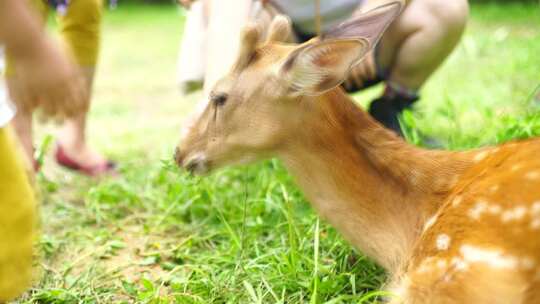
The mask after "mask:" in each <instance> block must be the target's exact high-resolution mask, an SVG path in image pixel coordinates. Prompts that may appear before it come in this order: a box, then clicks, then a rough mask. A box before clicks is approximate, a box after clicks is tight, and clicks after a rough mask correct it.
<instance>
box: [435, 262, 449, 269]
mask: <svg viewBox="0 0 540 304" xmlns="http://www.w3.org/2000/svg"><path fill="white" fill-rule="evenodd" d="M446 264H447V263H446V260H438V261H437V268H441V269H442V268H446Z"/></svg>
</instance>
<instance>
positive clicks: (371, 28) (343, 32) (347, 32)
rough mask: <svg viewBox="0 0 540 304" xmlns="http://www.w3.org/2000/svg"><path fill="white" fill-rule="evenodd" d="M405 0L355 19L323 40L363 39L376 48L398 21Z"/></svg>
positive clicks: (386, 4) (395, 0)
mask: <svg viewBox="0 0 540 304" xmlns="http://www.w3.org/2000/svg"><path fill="white" fill-rule="evenodd" d="M404 2H405V1H404V0H393V1H390V2H387V3H385V4H383V5H380V6H377V7H375V8H373V9H371V10H369V11H367V12H364V13H362V14H360V15H359V16H357V17H353V18H351V19H349V20H347V21H345V22H343V23H341V24H339V25H338V26H336V27H335V28H333V29H330V30H329V31H327V32H326V33H324V34H323V36H322V40H326V39H344V38H357V37H362V38H364V39H366V40H367V41H368V42H369V44H370V47H374V46H375V44H377V42H378V41H379V39H380V38H381V36H382V34H383V33H384V31H385V30H386V28H388V26H389V25H390V24H391V23H392V21H394V19H396V18H397V17H398V16H399V14H400V13H401V11H402V10H403V7H404V6H405V3H404Z"/></svg>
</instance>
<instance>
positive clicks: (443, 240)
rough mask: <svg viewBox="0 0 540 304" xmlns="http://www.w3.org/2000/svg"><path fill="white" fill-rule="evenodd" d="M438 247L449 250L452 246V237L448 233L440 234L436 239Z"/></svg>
mask: <svg viewBox="0 0 540 304" xmlns="http://www.w3.org/2000/svg"><path fill="white" fill-rule="evenodd" d="M435 244H436V246H437V249H439V250H447V249H448V247H450V237H449V236H448V235H447V234H439V235H438V236H437V240H436V241H435Z"/></svg>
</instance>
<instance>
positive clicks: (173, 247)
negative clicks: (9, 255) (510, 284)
mask: <svg viewBox="0 0 540 304" xmlns="http://www.w3.org/2000/svg"><path fill="white" fill-rule="evenodd" d="M501 3H502V2H501ZM471 14H472V20H471V22H470V24H469V27H468V29H467V31H466V34H465V36H464V38H463V40H462V42H461V44H460V45H459V47H458V48H457V49H456V51H455V52H454V54H453V55H452V56H451V57H450V59H449V60H448V61H447V62H446V63H445V65H444V66H443V67H442V68H441V69H440V70H439V71H438V72H437V74H436V75H435V76H434V77H433V78H432V79H431V80H430V81H429V83H428V84H427V85H426V87H425V89H424V91H423V94H422V95H423V99H422V101H421V102H420V104H419V105H418V110H417V111H415V112H414V113H412V114H410V115H407V117H406V122H407V124H408V125H409V126H410V127H412V128H413V130H412V131H411V132H410V134H411V140H412V141H414V142H416V143H419V144H421V142H420V141H419V140H418V139H416V137H415V131H414V130H417V129H418V130H421V132H422V133H427V134H430V135H433V136H436V137H437V138H440V139H442V140H443V141H444V142H445V143H446V144H447V147H448V148H449V149H465V148H471V147H477V146H481V145H487V144H493V143H497V142H502V141H507V140H510V139H512V138H523V137H530V136H533V135H535V134H536V135H537V134H540V111H538V109H539V108H540V100H538V99H536V100H535V98H533V97H532V94H533V91H534V90H535V88H536V87H537V86H538V85H539V84H540V17H539V16H540V9H539V7H538V5H534V4H530V5H519V4H499V5H494V4H483V5H474V6H473V7H472V13H471ZM182 24H183V17H182V15H181V14H180V13H179V11H178V10H177V9H176V8H175V7H174V6H137V7H135V6H134V7H122V6H121V7H120V8H119V9H118V10H116V11H112V12H108V13H107V14H106V16H105V22H104V37H103V38H104V41H103V48H102V56H101V61H100V66H99V71H98V77H97V83H96V89H95V95H94V100H95V102H94V106H93V109H92V113H91V117H90V119H91V126H90V129H91V130H90V135H91V141H92V142H93V143H94V145H95V146H97V147H98V148H99V149H101V150H103V151H105V152H106V153H107V154H108V155H110V156H111V157H112V158H114V159H117V160H118V161H119V162H120V166H121V171H122V175H121V177H119V178H109V179H107V178H106V179H102V180H99V181H95V180H90V179H87V178H83V177H80V176H77V175H76V174H73V173H71V172H68V171H64V170H62V169H59V168H57V167H56V166H55V164H54V162H53V161H52V160H51V159H50V158H46V163H45V169H44V172H43V174H40V175H39V176H38V179H37V180H38V185H39V188H40V189H41V195H42V198H43V203H42V206H41V213H42V237H41V239H40V242H39V245H38V248H39V254H40V256H41V260H40V262H39V264H38V265H37V269H38V270H37V272H38V273H37V278H36V283H35V285H34V288H33V289H31V290H30V291H29V292H27V293H26V294H25V295H24V297H23V298H21V299H20V300H19V301H18V303H117V302H118V303H308V302H309V303H373V302H375V301H376V298H377V295H380V294H381V292H380V291H378V290H379V289H380V287H381V284H382V282H383V281H384V279H385V273H384V271H383V270H382V269H381V268H379V267H378V266H376V265H375V264H373V263H372V262H370V261H369V260H368V259H366V258H365V257H364V256H363V255H362V253H360V252H357V251H355V250H354V249H353V248H351V247H350V246H349V245H348V244H347V243H346V242H345V241H344V240H343V239H342V238H341V237H340V236H339V235H338V234H337V233H336V232H335V230H334V229H332V228H331V227H329V226H328V225H327V224H326V223H325V222H323V221H321V222H320V221H319V220H318V218H317V216H316V215H315V214H314V212H313V211H312V210H311V208H310V207H309V204H308V203H307V202H306V201H305V199H304V198H303V197H302V194H301V193H300V192H299V190H298V189H297V188H296V187H295V185H294V183H293V182H292V180H291V178H290V177H289V176H288V174H287V172H286V171H285V170H284V169H283V167H282V166H281V164H280V163H279V161H277V160H269V161H266V162H263V163H260V164H256V165H252V166H246V167H241V168H231V169H226V170H221V171H219V172H216V173H214V174H213V175H211V176H210V177H207V178H194V177H190V176H188V175H187V174H184V173H182V172H179V170H177V169H176V167H175V166H174V165H173V164H172V162H171V157H172V151H173V147H174V145H175V144H176V141H177V140H178V137H179V129H180V126H181V122H182V118H183V117H185V115H186V113H187V112H188V110H189V109H190V108H191V107H192V106H193V105H194V103H195V102H196V101H197V100H198V98H200V95H195V96H190V97H188V98H184V99H183V98H181V97H179V95H178V93H177V90H176V86H175V74H176V53H177V46H178V43H179V40H180V37H181V30H182ZM380 89H381V88H380V87H379V88H374V89H371V90H370V91H368V92H365V93H362V94H360V95H358V96H356V97H357V99H358V101H359V103H360V104H362V105H365V104H366V102H367V101H368V100H370V98H372V97H373V96H374V95H376V94H377V93H378V91H380ZM539 98H540V97H539ZM38 134H39V136H38V142H39V141H43V139H44V138H46V135H47V134H54V128H53V127H51V126H45V127H39V132H38ZM49 154H50V153H49ZM359 233H361V232H359Z"/></svg>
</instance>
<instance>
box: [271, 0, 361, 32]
mask: <svg viewBox="0 0 540 304" xmlns="http://www.w3.org/2000/svg"><path fill="white" fill-rule="evenodd" d="M319 1H320V14H321V21H322V22H321V28H322V30H323V31H324V30H328V29H329V28H331V27H333V26H336V25H338V24H340V23H342V22H343V21H345V20H347V19H348V18H349V17H351V16H352V14H353V13H354V11H356V9H358V8H359V7H360V5H361V4H362V2H364V1H363V0H319ZM270 2H271V3H272V4H274V5H275V6H276V8H277V9H279V10H281V11H282V13H284V14H285V15H287V16H289V17H290V18H291V20H292V21H293V23H294V25H295V26H296V27H297V28H298V29H299V30H300V31H302V32H303V33H305V34H315V31H316V29H315V0H271V1H270Z"/></svg>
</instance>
